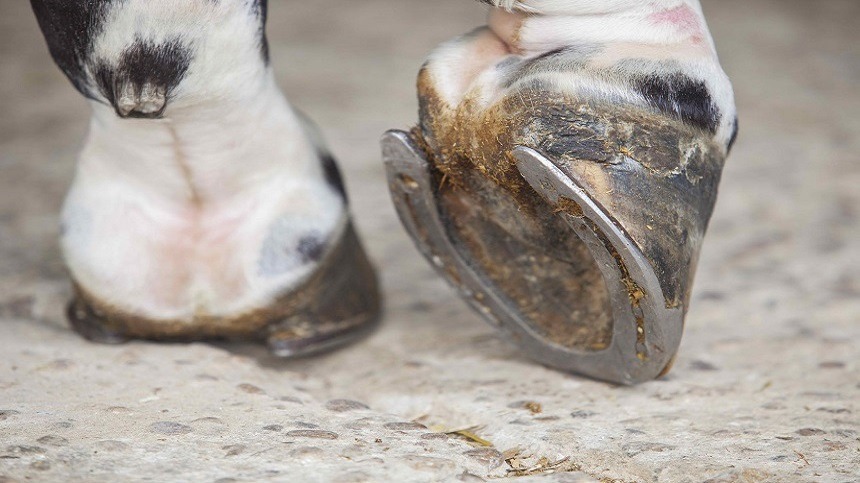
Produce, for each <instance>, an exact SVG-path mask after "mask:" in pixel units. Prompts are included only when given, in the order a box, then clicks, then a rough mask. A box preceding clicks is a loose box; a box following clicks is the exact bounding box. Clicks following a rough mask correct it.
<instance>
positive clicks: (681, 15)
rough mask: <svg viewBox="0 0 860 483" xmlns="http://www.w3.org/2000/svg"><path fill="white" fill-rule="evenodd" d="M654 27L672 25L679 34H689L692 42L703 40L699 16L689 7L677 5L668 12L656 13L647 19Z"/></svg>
mask: <svg viewBox="0 0 860 483" xmlns="http://www.w3.org/2000/svg"><path fill="white" fill-rule="evenodd" d="M648 19H649V20H650V21H651V22H652V23H653V24H655V25H666V24H668V25H672V26H674V27H675V28H676V29H678V30H679V31H680V32H683V33H686V34H689V35H690V37H691V38H692V39H693V41H694V42H696V43H699V42H701V41H702V40H703V39H704V34H703V32H702V24H701V23H700V22H699V15H698V13H696V11H695V10H693V9H692V7H690V6H689V5H679V6H677V7H675V8H672V9H669V10H663V11H662V12H657V13H655V14H652V15H651V16H649V17H648Z"/></svg>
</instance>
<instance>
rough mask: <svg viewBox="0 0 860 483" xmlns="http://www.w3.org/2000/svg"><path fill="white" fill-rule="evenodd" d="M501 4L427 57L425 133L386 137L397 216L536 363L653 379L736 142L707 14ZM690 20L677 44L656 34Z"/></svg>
mask: <svg viewBox="0 0 860 483" xmlns="http://www.w3.org/2000/svg"><path fill="white" fill-rule="evenodd" d="M487 3H490V2H487ZM496 3H499V2H496ZM505 3H506V4H511V5H504V6H506V7H508V9H502V8H495V9H493V10H492V12H491V14H490V21H489V26H488V27H485V28H481V29H478V30H476V31H474V32H472V33H470V34H467V35H465V36H463V37H461V38H459V39H456V40H454V41H452V42H449V43H447V44H444V45H442V46H441V47H439V48H438V49H437V50H436V51H435V52H434V53H433V54H431V56H430V58H429V60H428V61H427V63H426V64H425V65H424V67H423V68H422V70H421V73H420V74H419V80H418V90H419V102H420V122H419V125H418V126H417V127H416V128H414V129H412V130H411V131H408V132H406V131H391V132H389V133H387V134H386V135H385V136H384V138H383V142H382V145H383V156H384V160H385V163H386V167H387V171H388V180H389V187H390V190H391V193H392V196H393V199H394V203H395V205H396V207H397V211H398V213H399V215H400V218H401V220H402V221H403V224H404V225H405V227H406V229H407V230H408V232H409V234H410V235H411V236H412V238H413V239H414V241H415V242H416V244H417V246H418V248H419V249H420V251H421V252H422V253H423V254H424V256H425V257H426V258H427V259H428V260H429V261H430V262H431V264H432V265H433V266H434V267H435V268H436V270H437V271H438V272H439V273H440V274H441V275H442V276H444V277H445V278H446V279H447V280H448V281H449V282H450V283H451V284H452V285H454V286H455V287H456V288H457V289H458V290H459V292H460V294H461V296H462V297H463V298H465V299H466V300H467V301H468V302H469V303H470V304H471V306H472V307H474V308H475V310H476V311H477V312H479V313H480V314H481V315H483V316H484V318H486V319H487V320H488V321H490V322H491V323H493V324H495V325H497V326H499V327H500V328H501V329H502V330H503V331H504V333H505V334H506V335H507V337H508V338H510V340H512V341H513V342H514V343H516V344H517V345H519V346H520V347H521V348H522V349H523V350H524V351H525V352H526V353H527V354H528V355H529V356H530V357H532V358H533V359H535V360H537V361H539V362H541V363H544V364H546V365H548V366H552V367H555V368H558V369H562V370H565V371H570V372H574V373H578V374H582V375H585V376H589V377H592V378H596V379H601V380H606V381H611V382H614V383H619V384H635V383H639V382H643V381H647V380H651V379H654V378H656V377H659V376H660V375H661V374H664V373H666V372H667V371H668V370H669V369H670V367H671V364H672V361H673V359H674V357H675V354H676V352H677V350H678V347H679V344H680V341H681V335H682V332H683V327H684V318H685V315H686V312H687V309H688V307H689V301H690V291H691V287H692V283H693V277H694V272H695V267H696V262H697V258H698V255H699V251H700V248H701V245H702V241H703V238H704V235H705V231H706V228H707V225H708V221H709V218H710V216H711V212H712V210H713V207H714V203H715V201H716V196H717V186H718V184H719V180H720V174H721V171H722V168H723V163H724V161H725V158H726V156H727V154H728V151H729V150H730V147H731V144H732V142H733V140H734V137H735V135H736V131H737V120H736V115H735V108H734V103H733V97H732V90H731V84H730V83H729V81H728V79H727V77H726V76H725V74H724V73H723V71H722V70H721V68H720V66H719V63H718V61H717V59H716V54H715V52H714V50H713V45H712V43H711V41H710V36H709V34H708V33H707V27H706V26H705V23H704V18H702V16H701V13H700V10H699V9H698V4H697V3H694V2H680V5H681V6H680V7H674V8H679V9H680V10H671V11H669V10H666V11H664V10H661V9H660V8H659V6H658V5H652V6H649V7H648V8H645V7H642V4H641V2H629V3H630V4H631V6H630V9H629V10H624V9H623V8H622V7H621V6H615V7H613V8H608V7H607V8H608V10H610V11H607V12H592V11H590V10H589V9H593V8H597V7H594V2H590V3H589V2H577V1H571V2H550V1H539V0H534V1H522V2H505ZM580 3H581V4H582V5H583V6H582V7H579V6H578V4H580ZM614 3H618V4H624V3H625V2H623V1H621V2H614ZM654 3H655V4H660V2H654ZM667 3H669V2H667ZM672 3H679V2H672ZM555 4H559V5H561V4H564V5H563V6H559V7H555V8H553V5H555ZM615 8H617V9H619V10H618V11H612V10H613V9H615ZM649 9H651V10H649ZM654 9H656V10H654ZM667 11H668V12H669V13H671V14H672V15H674V16H672V15H669V13H667ZM682 14H683V15H684V16H685V17H684V18H686V19H687V20H689V21H688V22H686V23H685V24H684V25H685V26H684V28H685V29H686V30H683V31H681V27H680V26H678V25H674V24H672V23H671V22H668V21H667V22H664V23H663V24H661V23H660V22H658V21H657V20H659V19H663V18H667V19H670V20H671V19H675V18H677V16H678V15H682ZM655 19H656V20H655ZM596 21H600V22H602V23H603V26H604V28H605V29H609V30H612V29H617V30H613V31H614V32H616V35H614V37H613V36H609V37H611V39H608V38H605V37H607V36H606V35H603V34H601V32H602V31H601V30H600V29H595V28H589V22H596ZM631 22H632V23H633V24H635V27H636V28H630V27H631V25H630V24H631ZM625 26H626V27H625ZM590 27H595V26H594V25H591V26H590Z"/></svg>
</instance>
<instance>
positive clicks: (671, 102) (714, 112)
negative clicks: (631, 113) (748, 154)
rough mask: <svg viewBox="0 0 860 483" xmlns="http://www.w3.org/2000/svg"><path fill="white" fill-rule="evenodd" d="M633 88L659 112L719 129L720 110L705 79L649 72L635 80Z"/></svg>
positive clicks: (698, 125) (714, 131) (712, 131)
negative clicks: (650, 73) (698, 79)
mask: <svg viewBox="0 0 860 483" xmlns="http://www.w3.org/2000/svg"><path fill="white" fill-rule="evenodd" d="M634 88H635V89H636V90H637V91H639V93H641V94H642V95H643V96H644V97H645V99H646V100H647V101H648V103H649V104H651V106H653V107H654V108H655V109H658V110H659V111H660V112H662V113H664V114H667V115H671V116H674V117H677V118H680V119H681V120H683V121H684V122H686V123H688V124H692V125H693V126H697V127H700V128H702V129H706V130H708V131H709V132H711V133H716V131H717V127H718V126H719V124H720V111H719V109H718V108H717V106H716V105H715V104H714V102H713V99H712V98H711V94H710V92H708V87H707V86H706V85H705V82H704V81H696V80H693V79H691V78H689V77H687V76H686V75H684V74H681V73H674V74H669V75H656V74H653V75H648V76H645V77H642V78H640V79H637V80H635V81H634Z"/></svg>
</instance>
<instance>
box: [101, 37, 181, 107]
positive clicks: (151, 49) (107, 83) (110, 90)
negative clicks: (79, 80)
mask: <svg viewBox="0 0 860 483" xmlns="http://www.w3.org/2000/svg"><path fill="white" fill-rule="evenodd" d="M191 58H192V56H191V51H190V50H189V49H188V48H187V47H185V46H184V45H183V44H182V43H181V42H180V41H179V40H172V41H168V42H164V43H161V44H155V43H153V42H149V41H145V40H141V39H138V40H136V41H135V42H134V43H133V44H132V45H131V46H130V47H128V48H127V49H126V50H125V52H123V54H122V57H121V58H120V61H119V64H118V65H117V66H115V67H112V66H109V65H107V64H105V63H99V64H97V65H96V66H95V67H94V69H93V71H94V75H95V80H96V84H97V85H98V88H99V90H100V91H101V93H102V95H104V96H105V98H106V99H107V100H108V101H109V102H110V103H111V105H113V107H114V109H115V110H116V112H117V114H118V115H119V116H120V117H144V118H158V117H161V115H162V114H163V113H164V108H165V107H166V100H167V98H169V97H170V93H171V91H173V89H175V88H176V86H178V85H179V83H180V82H181V81H182V79H183V78H184V77H185V74H186V73H187V72H188V67H189V66H190V65H191ZM129 84H130V85H131V89H133V91H134V93H135V95H136V96H140V94H141V91H142V90H143V89H144V87H146V86H149V88H152V89H155V90H158V91H159V92H161V93H163V95H164V96H165V104H164V105H163V106H162V107H161V109H160V110H158V111H156V112H147V113H143V112H139V111H137V110H132V111H131V112H123V111H122V110H121V109H120V106H119V104H118V102H119V100H120V97H121V96H122V95H123V92H122V91H121V90H122V88H123V87H124V86H127V85H129Z"/></svg>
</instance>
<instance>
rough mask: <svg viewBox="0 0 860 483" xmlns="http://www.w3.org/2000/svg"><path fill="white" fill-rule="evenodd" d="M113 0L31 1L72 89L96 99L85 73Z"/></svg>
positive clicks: (53, 54)
mask: <svg viewBox="0 0 860 483" xmlns="http://www.w3.org/2000/svg"><path fill="white" fill-rule="evenodd" d="M113 2H114V0H30V4H31V5H32V7H33V12H34V13H35V14H36V20H37V21H38V22H39V27H40V28H41V29H42V34H43V35H44V36H45V41H46V42H47V44H48V50H49V51H50V52H51V57H53V59H54V62H56V63H57V65H58V66H59V67H60V69H61V70H62V71H63V73H64V74H66V77H68V78H69V80H70V81H71V82H72V84H73V85H74V86H75V88H76V89H77V90H78V91H80V93H81V94H83V95H84V96H86V97H88V98H90V99H95V93H94V92H93V91H92V86H90V85H89V82H88V80H87V76H86V65H87V61H88V59H87V57H88V56H89V54H90V51H91V47H92V42H93V39H94V38H95V37H96V36H97V35H98V34H99V32H101V29H102V24H103V23H104V20H105V15H106V13H107V10H108V8H109V7H110V6H111V4H112V3H113Z"/></svg>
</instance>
